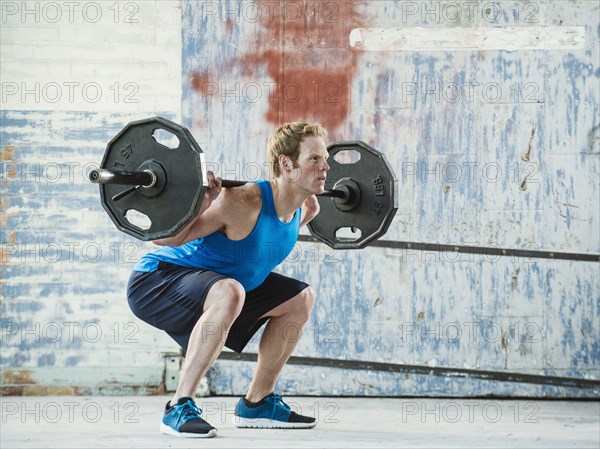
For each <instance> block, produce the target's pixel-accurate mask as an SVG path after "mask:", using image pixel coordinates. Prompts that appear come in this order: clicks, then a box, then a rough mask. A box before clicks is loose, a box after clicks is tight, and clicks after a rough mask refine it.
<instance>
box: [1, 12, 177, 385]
mask: <svg viewBox="0 0 600 449" xmlns="http://www.w3.org/2000/svg"><path fill="white" fill-rule="evenodd" d="M0 10H1V12H2V17H1V27H0V28H1V39H0V40H1V46H0V52H1V58H2V64H1V70H2V71H1V87H2V91H1V109H2V112H1V115H0V119H1V122H2V131H1V133H0V139H1V142H0V144H1V159H2V161H1V162H2V166H1V172H0V176H1V186H2V203H1V211H0V212H1V225H2V226H1V227H2V230H1V239H2V253H1V257H2V302H1V303H0V311H1V319H0V320H1V321H0V325H1V331H2V335H1V347H0V364H1V367H2V393H3V394H11V393H12V394H47V393H49V394H55V393H58V394H69V393H70V394H73V393H75V394H77V393H104V394H112V393H119V392H125V393H127V392H130V393H132V392H140V393H143V392H156V391H160V390H161V388H162V383H163V379H162V376H163V369H164V360H163V353H166V352H173V351H177V347H176V345H175V344H174V343H173V342H171V340H170V339H169V338H168V337H166V336H164V335H162V334H161V333H159V332H156V331H154V330H153V329H152V328H150V326H147V325H145V324H144V323H142V322H140V321H139V320H137V319H136V318H135V317H133V315H132V314H131V312H130V311H129V308H128V306H127V303H126V298H125V286H126V283H127V278H128V276H129V272H130V270H131V267H132V266H133V264H134V263H135V261H136V260H137V259H138V258H139V257H140V256H141V255H142V254H143V253H144V252H145V251H146V250H148V249H149V248H150V247H151V246H152V245H151V244H143V243H142V242H139V241H136V240H134V239H132V238H130V237H128V236H126V235H125V234H122V233H121V232H118V231H117V230H116V228H115V227H114V225H113V224H112V222H111V221H110V219H109V218H108V216H107V215H106V214H105V212H104V210H103V209H102V207H101V205H100V201H99V194H98V188H97V186H94V185H91V184H89V183H88V182H87V181H86V178H85V175H86V173H87V171H88V170H89V169H90V167H94V166H96V165H97V164H98V163H99V162H100V160H101V158H102V154H103V152H104V149H105V146H106V142H107V141H108V140H110V138H111V137H112V136H114V135H115V134H116V133H117V132H118V131H119V130H120V129H121V128H122V127H123V126H124V125H125V124H126V123H127V122H129V121H132V120H137V119H140V118H145V117H148V116H154V115H162V116H166V117H168V118H171V119H174V120H177V119H178V118H179V110H180V97H181V81H180V79H181V37H180V36H181V8H180V5H179V2H177V1H143V2H142V1H140V2H119V1H117V2H10V1H2V2H0Z"/></svg>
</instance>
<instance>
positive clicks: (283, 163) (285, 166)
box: [278, 154, 294, 172]
mask: <svg viewBox="0 0 600 449" xmlns="http://www.w3.org/2000/svg"><path fill="white" fill-rule="evenodd" d="M278 161H279V166H280V167H281V169H282V170H283V171H286V172H289V171H290V170H291V169H292V168H294V164H293V163H292V160H291V159H290V158H289V157H288V156H286V155H285V154H280V155H279V157H278Z"/></svg>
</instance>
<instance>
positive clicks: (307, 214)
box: [300, 195, 320, 226]
mask: <svg viewBox="0 0 600 449" xmlns="http://www.w3.org/2000/svg"><path fill="white" fill-rule="evenodd" d="M319 210H320V208H319V201H318V200H317V197H316V196H315V195H312V196H309V197H308V198H306V200H304V204H302V219H301V221H300V226H304V225H305V224H308V223H309V222H310V220H312V219H313V218H315V217H316V216H317V215H318V214H319Z"/></svg>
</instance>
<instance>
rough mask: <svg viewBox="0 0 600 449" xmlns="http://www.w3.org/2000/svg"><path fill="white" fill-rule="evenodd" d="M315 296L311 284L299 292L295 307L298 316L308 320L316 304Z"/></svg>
mask: <svg viewBox="0 0 600 449" xmlns="http://www.w3.org/2000/svg"><path fill="white" fill-rule="evenodd" d="M315 298H316V295H315V291H314V290H313V288H312V287H310V286H308V287H306V288H305V289H304V290H302V291H301V292H300V293H299V294H298V296H297V297H296V307H295V312H296V314H297V315H298V318H301V319H303V320H304V321H308V319H309V318H310V313H311V312H312V309H313V306H314V305H315Z"/></svg>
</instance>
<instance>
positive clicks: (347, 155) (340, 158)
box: [333, 150, 360, 164]
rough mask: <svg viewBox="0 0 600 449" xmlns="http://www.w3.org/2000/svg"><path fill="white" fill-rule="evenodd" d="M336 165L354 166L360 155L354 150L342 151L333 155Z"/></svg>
mask: <svg viewBox="0 0 600 449" xmlns="http://www.w3.org/2000/svg"><path fill="white" fill-rule="evenodd" d="M333 159H334V160H335V161H336V162H337V163H338V164H356V163H357V162H358V161H360V153H359V152H358V151H356V150H342V151H338V152H337V153H335V154H334V155H333Z"/></svg>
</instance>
